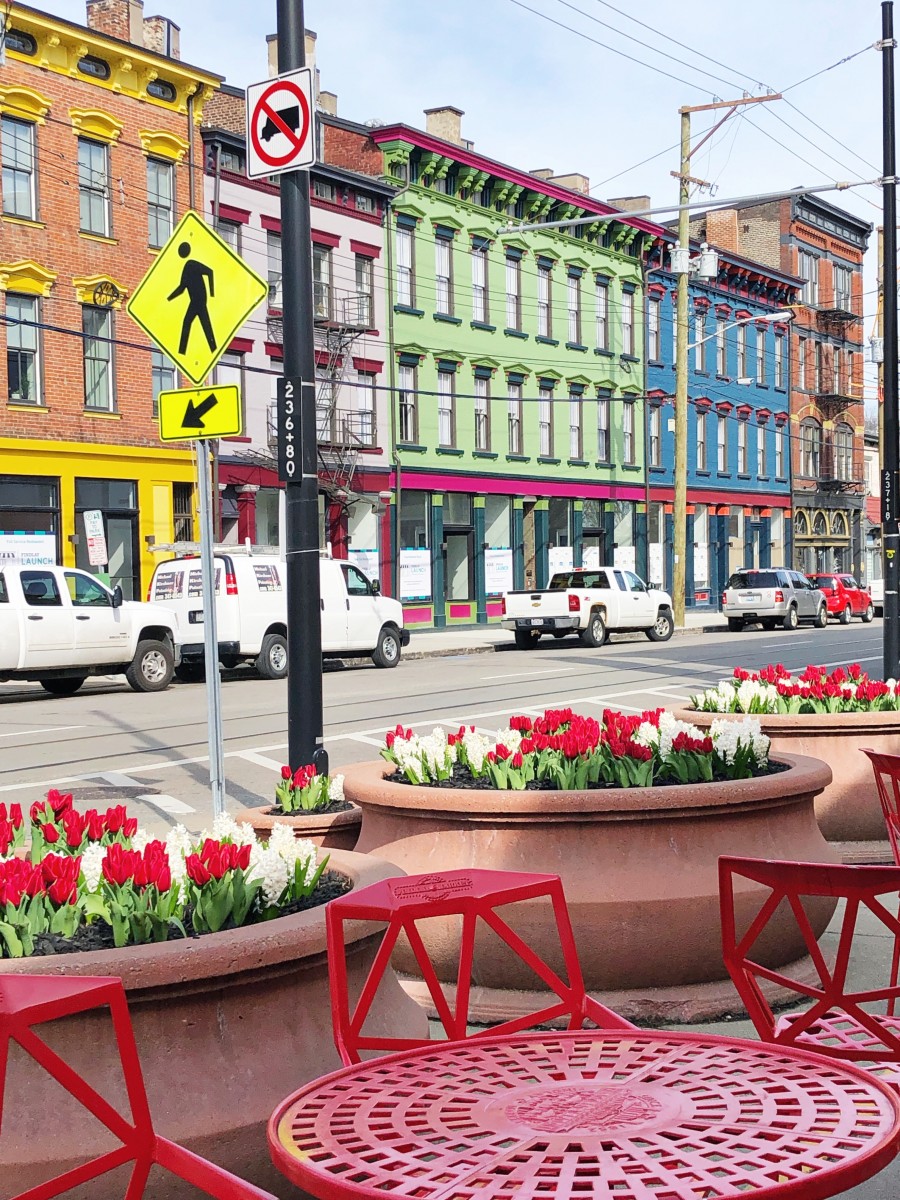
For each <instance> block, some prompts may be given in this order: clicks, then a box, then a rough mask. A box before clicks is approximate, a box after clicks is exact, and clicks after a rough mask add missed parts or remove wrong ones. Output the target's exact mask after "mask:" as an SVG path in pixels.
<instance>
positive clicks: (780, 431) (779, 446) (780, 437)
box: [775, 425, 786, 479]
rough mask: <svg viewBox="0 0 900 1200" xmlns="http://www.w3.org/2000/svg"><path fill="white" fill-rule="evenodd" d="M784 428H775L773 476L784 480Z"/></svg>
mask: <svg viewBox="0 0 900 1200" xmlns="http://www.w3.org/2000/svg"><path fill="white" fill-rule="evenodd" d="M784 442H785V437H784V426H783V425H776V426H775V476H776V478H777V479H784V478H786V476H785V458H784Z"/></svg>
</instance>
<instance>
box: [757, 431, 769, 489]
mask: <svg viewBox="0 0 900 1200" xmlns="http://www.w3.org/2000/svg"><path fill="white" fill-rule="evenodd" d="M756 474H757V475H758V476H759V478H760V479H765V478H766V477H767V476H768V474H769V462H768V457H767V454H766V427H765V425H757V426H756Z"/></svg>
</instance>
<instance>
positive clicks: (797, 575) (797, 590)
mask: <svg viewBox="0 0 900 1200" xmlns="http://www.w3.org/2000/svg"><path fill="white" fill-rule="evenodd" d="M722 612H723V613H724V614H725V616H726V617H727V618H728V628H729V629H732V630H738V629H743V628H744V626H745V625H762V627H763V629H775V628H776V626H778V625H780V626H781V627H782V628H783V629H796V628H797V626H798V624H799V623H800V622H801V621H811V622H812V623H813V625H815V626H816V628H817V629H824V628H825V626H826V625H827V624H828V609H827V608H826V606H825V597H824V595H823V594H822V592H820V591H819V589H818V588H817V587H816V585H815V584H814V583H811V582H810V580H809V579H807V577H806V576H805V575H803V574H802V573H801V572H800V571H790V570H788V569H787V568H786V567H772V568H766V567H762V568H758V569H757V568H755V567H746V568H744V569H743V570H740V571H735V572H734V574H733V575H732V576H731V578H730V579H729V580H728V583H727V585H726V587H725V591H724V592H723V593H722Z"/></svg>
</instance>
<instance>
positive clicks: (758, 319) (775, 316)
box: [687, 309, 794, 350]
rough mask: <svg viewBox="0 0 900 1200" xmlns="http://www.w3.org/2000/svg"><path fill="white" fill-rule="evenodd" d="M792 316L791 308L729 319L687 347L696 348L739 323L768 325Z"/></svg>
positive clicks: (689, 348) (736, 326)
mask: <svg viewBox="0 0 900 1200" xmlns="http://www.w3.org/2000/svg"><path fill="white" fill-rule="evenodd" d="M793 316H794V313H793V310H792V309H785V311H784V312H773V313H762V314H760V315H759V316H752V317H741V318H740V320H737V321H730V322H729V323H728V324H727V325H723V327H722V328H721V329H714V330H713V331H712V333H708V334H707V335H706V336H705V337H702V338H699V339H698V340H697V341H696V342H689V343H688V345H687V349H688V350H696V349H697V347H698V346H702V345H703V343H704V342H708V341H711V340H712V339H713V338H714V337H718V336H719V335H720V334H722V333H727V332H728V330H729V329H737V328H738V327H739V326H740V325H768V324H769V323H770V322H772V321H790V320H792V319H793Z"/></svg>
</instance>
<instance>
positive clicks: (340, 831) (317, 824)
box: [235, 804, 362, 850]
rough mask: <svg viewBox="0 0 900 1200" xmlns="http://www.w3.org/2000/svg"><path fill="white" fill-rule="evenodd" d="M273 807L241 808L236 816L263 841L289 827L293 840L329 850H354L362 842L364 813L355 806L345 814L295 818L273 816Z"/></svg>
mask: <svg viewBox="0 0 900 1200" xmlns="http://www.w3.org/2000/svg"><path fill="white" fill-rule="evenodd" d="M271 809H272V805H271V804H264V805H263V806H262V807H261V808H242V809H241V811H240V812H239V813H238V814H237V815H236V816H235V820H236V821H237V822H238V824H239V825H249V826H251V828H252V829H254V830H255V831H256V836H257V837H258V838H259V840H260V841H262V842H265V841H268V838H269V834H270V833H271V831H272V827H273V826H275V825H287V826H288V828H289V829H293V831H294V836H295V837H298V838H307V839H308V840H309V841H311V842H313V843H314V844H315V845H316V846H324V847H325V849H326V850H354V849H355V848H356V843H357V841H358V840H359V827H360V823H361V822H362V813H361V812H360V810H359V809H358V808H357V806H356V805H355V804H354V805H352V806H351V807H350V808H346V809H344V810H343V811H342V812H335V813H315V812H313V813H294V814H293V816H277V815H271Z"/></svg>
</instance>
